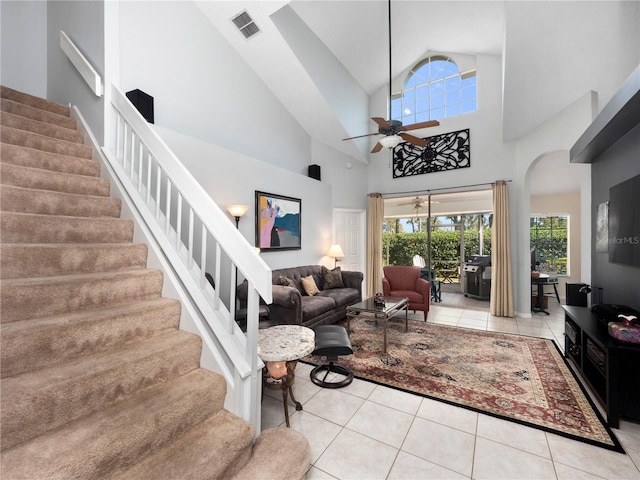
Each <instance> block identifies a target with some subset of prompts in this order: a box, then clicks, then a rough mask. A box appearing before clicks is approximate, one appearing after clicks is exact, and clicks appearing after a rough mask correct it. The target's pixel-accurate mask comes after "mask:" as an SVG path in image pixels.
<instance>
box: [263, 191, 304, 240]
mask: <svg viewBox="0 0 640 480" xmlns="http://www.w3.org/2000/svg"><path fill="white" fill-rule="evenodd" d="M301 227H302V201H301V200H300V199H299V198H292V197H285V196H282V195H275V194H273V193H266V192H258V191H256V247H258V248H259V249H260V251H261V252H264V251H273V250H299V249H301V248H302V238H301V232H302V228H301Z"/></svg>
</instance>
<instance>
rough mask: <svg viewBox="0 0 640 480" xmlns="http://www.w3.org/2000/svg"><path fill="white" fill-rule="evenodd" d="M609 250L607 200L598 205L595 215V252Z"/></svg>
mask: <svg viewBox="0 0 640 480" xmlns="http://www.w3.org/2000/svg"><path fill="white" fill-rule="evenodd" d="M608 251H609V202H603V203H601V204H599V205H598V214H597V217H596V252H608Z"/></svg>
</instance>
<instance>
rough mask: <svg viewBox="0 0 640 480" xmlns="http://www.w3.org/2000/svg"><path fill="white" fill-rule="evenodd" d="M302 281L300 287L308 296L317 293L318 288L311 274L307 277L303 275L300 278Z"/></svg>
mask: <svg viewBox="0 0 640 480" xmlns="http://www.w3.org/2000/svg"><path fill="white" fill-rule="evenodd" d="M300 280H301V282H302V288H304V291H305V292H306V294H307V295H309V296H311V297H312V296H314V295H317V294H318V293H319V292H320V290H318V286H317V285H316V281H315V280H314V279H313V275H309V276H308V277H303V278H301V279H300Z"/></svg>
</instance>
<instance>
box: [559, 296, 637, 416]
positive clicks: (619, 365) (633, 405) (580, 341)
mask: <svg viewBox="0 0 640 480" xmlns="http://www.w3.org/2000/svg"><path fill="white" fill-rule="evenodd" d="M563 308H564V310H565V331H564V333H565V337H564V353H565V357H566V358H567V360H568V362H569V364H570V365H571V366H572V367H573V368H574V369H575V371H576V373H578V374H579V375H578V376H579V378H580V380H581V381H583V382H584V384H585V386H587V387H588V388H589V390H590V391H591V392H592V393H593V394H594V396H595V397H596V400H597V401H598V402H599V403H600V404H601V405H602V407H603V408H604V411H605V412H606V414H607V423H608V424H609V426H610V427H612V428H618V427H619V425H620V417H624V418H626V419H629V420H633V421H635V422H640V345H634V344H631V343H623V342H619V341H617V340H615V339H613V338H611V337H610V336H609V334H608V332H607V326H606V323H605V322H602V321H601V320H599V319H598V315H597V314H595V313H593V312H591V310H589V309H588V308H586V307H573V306H567V305H563Z"/></svg>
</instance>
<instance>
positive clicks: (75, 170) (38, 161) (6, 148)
mask: <svg viewBox="0 0 640 480" xmlns="http://www.w3.org/2000/svg"><path fill="white" fill-rule="evenodd" d="M0 151H1V152H2V163H10V164H12V165H22V166H24V167H31V168H40V169H43V170H45V171H48V170H51V171H53V172H60V173H71V174H76V175H87V176H91V177H99V176H100V162H98V161H96V160H91V159H87V158H78V157H74V156H69V155H59V154H57V153H51V152H43V151H42V150H37V149H35V148H30V147H25V146H22V145H12V144H10V143H2V144H0Z"/></svg>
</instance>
